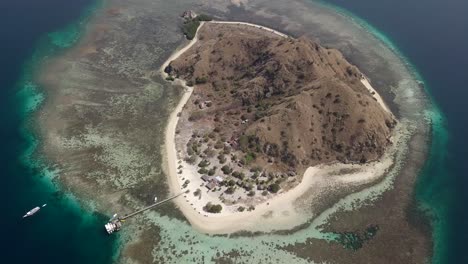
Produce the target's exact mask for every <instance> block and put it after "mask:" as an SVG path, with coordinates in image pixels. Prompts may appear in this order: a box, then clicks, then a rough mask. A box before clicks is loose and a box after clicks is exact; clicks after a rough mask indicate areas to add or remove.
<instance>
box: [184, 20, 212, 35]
mask: <svg viewBox="0 0 468 264" xmlns="http://www.w3.org/2000/svg"><path fill="white" fill-rule="evenodd" d="M211 20H212V18H211V17H210V16H208V15H204V14H200V15H198V16H197V17H195V18H194V19H188V20H186V21H185V22H184V24H183V25H182V32H183V33H184V35H185V37H186V38H187V39H188V40H192V39H193V38H194V37H195V34H197V30H198V27H199V26H200V22H201V21H211Z"/></svg>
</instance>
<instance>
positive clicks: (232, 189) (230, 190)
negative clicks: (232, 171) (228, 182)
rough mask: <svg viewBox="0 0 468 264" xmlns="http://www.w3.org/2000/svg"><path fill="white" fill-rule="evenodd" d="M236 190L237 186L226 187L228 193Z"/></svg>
mask: <svg viewBox="0 0 468 264" xmlns="http://www.w3.org/2000/svg"><path fill="white" fill-rule="evenodd" d="M235 191H236V188H234V187H232V186H231V187H229V188H227V189H226V191H225V193H227V194H233V193H234V192H235Z"/></svg>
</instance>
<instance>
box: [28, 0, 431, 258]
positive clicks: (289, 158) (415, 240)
mask: <svg viewBox="0 0 468 264" xmlns="http://www.w3.org/2000/svg"><path fill="white" fill-rule="evenodd" d="M187 9H192V10H194V11H195V12H187V13H186V16H185V18H182V19H181V18H180V15H181V14H182V13H183V12H184V10H187ZM198 14H209V15H210V17H203V16H202V17H198V16H199V15H198ZM197 17H198V19H195V18H197ZM210 19H212V20H211V21H205V20H210ZM221 21H222V22H221ZM229 21H231V22H229ZM235 21H244V22H235ZM358 22H359V20H356V19H355V18H354V17H350V16H348V15H344V14H342V13H340V11H339V10H335V9H333V8H327V7H324V6H322V5H321V4H317V3H314V1H303V0H292V1H283V0H269V1H263V0H248V1H246V0H241V1H238V0H232V1H216V0H206V1H193V2H192V3H188V2H185V1H184V2H180V1H150V0H137V1H133V2H132V3H131V4H128V3H123V2H122V1H116V0H109V1H105V3H103V5H102V7H100V8H99V9H98V10H97V11H96V12H95V13H93V15H92V17H91V18H90V20H89V22H87V23H82V24H80V25H82V26H83V28H82V31H83V32H82V34H81V36H80V37H79V39H77V40H76V43H75V44H73V45H72V46H69V47H67V48H66V49H64V50H63V51H61V52H60V53H58V54H57V56H50V57H48V58H47V59H45V60H44V62H43V63H42V64H41V66H40V67H38V68H37V69H38V72H37V73H36V74H35V75H34V77H37V81H36V82H35V83H36V85H37V86H32V85H28V87H31V89H33V88H39V87H41V88H43V89H44V101H43V103H42V104H41V107H40V109H38V110H37V112H35V115H34V117H35V118H34V121H36V122H34V124H36V125H37V126H36V127H35V128H36V131H37V134H38V136H39V138H40V140H39V142H38V149H37V154H38V155H37V156H38V157H39V158H41V159H42V160H44V162H45V163H46V164H47V166H48V169H49V170H48V171H49V172H50V173H48V174H46V175H47V176H48V178H51V180H52V181H53V182H56V183H58V184H59V185H60V187H61V190H63V192H64V193H66V194H68V193H71V194H73V195H74V197H76V198H77V199H78V200H79V201H80V202H81V204H83V206H84V207H86V208H87V209H89V211H92V212H96V213H97V214H104V215H106V217H104V219H103V220H102V225H104V224H105V223H106V222H107V220H108V217H111V216H112V215H113V214H115V213H118V214H119V215H120V216H125V215H127V214H131V213H132V212H134V211H135V210H137V209H140V208H144V207H146V206H149V205H151V204H153V203H154V197H155V196H157V197H158V198H159V200H164V199H165V198H168V197H171V196H172V194H178V193H180V191H181V189H183V190H184V191H185V190H188V191H189V193H187V194H185V197H184V196H183V195H182V196H179V197H178V198H177V199H175V200H173V201H174V203H172V202H171V203H166V204H165V205H163V206H161V207H158V208H157V209H155V210H149V211H146V212H145V213H143V214H140V215H138V216H137V217H134V218H131V219H129V220H128V221H126V222H125V224H124V226H123V228H122V230H121V231H120V234H119V237H120V238H121V243H119V249H118V252H116V258H118V261H119V262H120V263H182V262H183V263H206V262H207V261H208V262H209V261H210V260H211V261H213V262H216V263H230V262H245V263H252V262H255V263H310V262H318V263H320V262H327V263H328V262H333V263H424V262H427V261H428V259H429V258H430V257H431V254H432V252H433V251H432V249H433V248H434V247H435V246H434V245H435V244H434V243H433V240H432V237H431V228H430V226H429V224H428V222H427V220H426V219H427V218H426V217H425V215H424V214H421V212H420V211H419V209H420V208H419V207H418V206H419V203H418V201H417V199H416V198H415V193H414V190H415V188H414V187H415V186H416V182H417V178H418V175H419V174H420V173H419V172H420V170H421V168H422V167H423V166H424V164H425V163H424V162H425V160H426V157H427V153H428V147H429V146H430V137H431V124H432V123H431V122H432V120H434V117H435V118H437V115H434V116H433V115H432V112H431V111H430V109H431V103H430V100H429V98H428V97H427V95H426V93H425V91H424V89H422V87H421V85H420V82H418V81H419V79H418V76H417V74H415V72H414V71H413V70H412V69H411V68H410V67H408V65H409V64H408V61H406V60H405V59H404V57H402V56H401V55H400V54H399V53H398V52H397V51H396V50H395V49H394V48H393V47H392V45H390V44H389V43H387V42H386V41H385V40H382V39H380V38H379V37H378V35H377V34H373V33H372V32H373V31H372V28H371V27H368V26H366V24H360V23H358ZM73 29H74V28H73ZM209 30H210V31H209ZM219 33H222V34H223V35H222V36H221V37H218V35H219ZM73 36H75V35H74V34H64V35H53V36H51V37H52V39H51V40H53V41H54V43H55V44H56V45H61V46H62V45H64V43H63V42H62V40H63V39H69V38H70V37H73ZM239 36H242V37H239ZM190 38H192V39H190ZM230 38H232V40H231V39H230ZM265 39H267V40H268V41H263V43H262V40H265ZM229 40H230V41H231V43H230V44H229V45H231V44H232V47H233V49H232V50H231V48H230V47H228V46H227V45H228V42H229ZM242 41H243V42H244V43H243V42H242ZM281 42H283V44H281V45H278V44H280V43H281ZM271 43H274V45H278V46H274V45H273V44H271ZM223 45H226V46H225V47H223ZM234 45H236V46H234ZM242 45H246V48H244V49H242V50H241V49H239V48H240V47H243V46H242ZM247 45H248V46H250V47H247ZM316 47H317V49H318V50H316ZM234 48H236V49H239V50H235V49H234ZM296 48H298V50H296ZM337 50H339V51H340V52H338V51H337ZM213 51H214V53H213V54H211V52H213ZM234 51H236V53H235V54H234ZM241 51H242V52H241ZM217 52H219V54H217ZM221 52H222V53H221ZM230 52H231V53H230ZM197 53H199V59H200V60H197ZM171 54H172V55H171ZM221 54H223V57H222V59H221V60H220V61H217V60H218V59H219V57H221ZM299 54H300V56H299ZM340 54H343V55H340ZM233 55H236V56H237V57H233ZM240 56H242V57H240ZM185 59H187V61H185ZM257 59H258V60H257ZM310 60H313V61H314V63H313V64H312V65H308V61H310ZM322 60H323V61H322ZM301 61H302V63H304V64H297V65H300V66H301V67H299V69H297V67H295V66H296V63H299V62H301ZM247 62H249V63H250V64H247ZM254 62H256V63H254ZM222 63H224V64H225V65H224V67H225V68H224V70H221V69H222ZM231 63H232V66H237V67H243V68H234V67H232V68H231V66H230V64H231ZM169 65H171V67H172V69H171V67H169V68H168V67H167V66H169ZM191 66H193V70H194V71H193V73H191ZM280 66H281V67H280ZM347 66H349V67H350V68H349V72H350V73H349V74H348V73H347V71H348V70H347ZM170 69H171V70H170ZM164 70H166V71H168V72H169V73H170V75H168V74H167V73H165V72H164ZM247 70H248V71H247ZM212 71H214V72H217V75H213V74H209V73H211V72H212ZM244 71H245V72H244ZM301 71H303V74H301ZM269 73H274V75H272V76H271V77H270V76H269ZM197 77H199V78H198V81H197ZM231 77H232V78H231ZM222 78H224V79H225V80H223V79H222ZM234 78H236V79H234ZM236 81H237V83H235V82H236ZM197 82H198V83H197ZM187 84H188V85H187ZM213 84H215V85H213ZM308 84H310V85H309V86H307V85H308ZM189 85H192V86H189ZM221 85H222V86H221ZM319 86H320V87H319ZM328 86H330V88H327V87H328ZM265 88H266V89H265ZM270 88H271V90H270ZM374 88H375V89H374ZM216 89H218V91H216ZM328 89H330V95H328V96H327V94H328V92H326V91H327V90H328ZM366 89H367V91H366ZM377 91H378V92H377ZM231 92H232V93H231ZM358 94H359V96H361V98H360V99H358V98H357V96H358ZM223 95H225V97H222V96H223ZM311 95H313V96H311ZM336 95H339V97H336ZM246 98H249V99H252V100H251V101H247V100H246ZM40 99H41V98H34V100H40ZM196 100H198V104H195V101H196ZM210 101H211V102H210ZM359 101H361V103H362V104H361V103H360V102H359ZM334 102H336V103H334ZM384 102H385V103H384ZM322 103H323V105H322ZM345 103H348V105H346V104H345ZM220 104H221V105H220ZM222 104H224V105H225V106H226V107H227V106H229V107H231V108H232V109H227V108H225V109H223V108H222ZM314 104H315V107H313V105H314ZM249 108H250V112H249ZM387 110H391V113H390V111H387ZM215 111H216V112H219V115H218V119H217V120H214V119H215V118H216V116H215V114H214V112H215ZM362 111H364V112H362ZM329 112H330V113H329ZM299 114H300V115H299ZM346 114H349V117H345V115H346ZM192 115H194V117H195V118H194V119H193V120H189V118H190V117H191V116H192ZM243 115H244V116H243ZM335 115H336V116H335ZM221 117H222V119H221ZM361 119H362V121H360V122H359V120H361ZM262 120H263V121H262ZM394 120H397V122H396V123H395V122H394ZM387 121H388V122H387ZM312 122H313V124H312ZM288 123H290V125H288ZM216 128H218V129H219V131H218V129H216ZM269 128H270V129H269ZM341 128H343V130H342V131H340V129H341ZM215 129H216V130H217V131H215ZM310 129H312V130H313V131H310ZM282 131H284V133H282ZM322 131H323V132H322ZM333 131H334V132H333ZM353 133H356V136H354V137H353V136H352V135H353ZM194 134H195V137H192V136H193V135H194ZM223 134H224V135H223ZM205 135H207V136H206V137H205ZM364 135H367V137H366V136H364ZM322 136H324V137H325V138H323V139H322ZM257 138H258V139H257ZM314 138H315V139H316V140H317V142H314ZM299 139H300V141H301V142H299ZM205 140H208V142H205ZM284 142H286V143H287V144H284ZM351 142H356V143H361V145H360V146H359V145H356V144H351ZM217 143H222V145H221V144H217ZM225 143H227V144H225ZM311 143H312V145H311ZM231 144H232V145H231ZM273 144H276V145H277V147H276V146H275V145H273ZM188 145H189V147H190V148H189V147H188ZM209 145H210V146H209ZM216 145H217V147H218V148H215V146H216ZM265 145H267V147H266V148H265ZM221 146H222V148H219V147H221ZM298 146H300V147H299V148H298ZM225 147H226V150H225ZM348 147H349V149H347V148H348ZM207 148H208V151H207V153H204V152H205V150H206V149H207ZM209 148H211V149H209ZM228 150H229V153H228ZM191 151H193V152H191ZM224 151H226V153H225V154H224V153H223V152H224ZM319 151H320V152H319ZM340 151H341V152H340ZM307 152H309V153H307ZM220 154H223V155H224V158H225V162H224V163H221V162H222V160H223V156H221V160H220V159H219V158H218V157H219V156H220ZM312 154H313V156H312ZM211 155H212V156H211ZM210 156H211V157H210ZM233 157H235V159H234V160H233V159H232V158H233ZM191 159H196V161H194V162H193V163H190V161H191ZM204 160H206V161H204ZM199 165H201V166H199ZM215 166H216V167H217V168H216V169H213V168H214V167H215ZM224 166H227V167H225V171H226V174H225V173H224V171H223V170H222V168H223V167H224ZM231 170H232V171H231ZM210 174H212V175H210ZM204 176H206V177H204ZM217 176H219V178H221V179H222V182H223V183H217V181H219V179H218V180H217ZM202 177H204V178H205V179H207V181H204V180H203V179H202ZM255 177H256V178H255ZM257 181H258V182H257ZM210 183H212V184H211V185H214V186H213V187H214V188H213V189H212V190H209V189H208V188H207V185H208V184H210ZM232 184H234V185H232ZM230 185H232V186H230ZM229 187H232V188H231V189H229ZM246 188H247V189H248V188H251V189H250V190H247V189H246ZM259 188H260V189H259ZM228 189H229V191H228V192H230V191H232V190H234V192H233V193H232V194H229V193H226V191H227V190H228ZM213 190H215V191H213ZM252 191H253V192H252ZM249 194H250V195H249ZM264 194H265V195H264ZM239 197H241V199H239ZM244 231H245V232H244ZM396 231H397V232H396ZM102 232H105V230H104V229H103V230H102ZM259 233H262V234H261V235H258V234H259ZM212 234H223V235H212ZM224 234H227V235H224Z"/></svg>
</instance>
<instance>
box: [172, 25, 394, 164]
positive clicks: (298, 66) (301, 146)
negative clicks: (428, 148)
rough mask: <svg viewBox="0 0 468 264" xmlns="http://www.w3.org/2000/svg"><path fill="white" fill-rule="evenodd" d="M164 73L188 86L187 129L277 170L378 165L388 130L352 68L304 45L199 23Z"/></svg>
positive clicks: (330, 52)
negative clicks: (191, 41) (211, 135)
mask: <svg viewBox="0 0 468 264" xmlns="http://www.w3.org/2000/svg"><path fill="white" fill-rule="evenodd" d="M165 70H166V72H168V73H170V75H171V76H173V77H177V78H181V79H184V80H187V83H188V84H189V85H196V87H195V90H194V94H193V96H192V98H191V99H190V100H189V102H188V104H187V107H186V109H185V110H184V111H189V115H190V118H189V120H190V121H191V122H193V128H194V129H195V130H196V129H201V130H203V129H204V130H206V128H208V127H211V128H212V129H214V132H215V133H218V134H220V135H221V136H222V138H223V140H225V141H228V142H229V143H231V145H233V147H234V148H235V149H237V150H238V151H241V152H243V153H244V154H245V155H249V158H248V159H250V160H251V159H252V157H253V158H254V159H256V160H257V161H258V162H260V163H261V161H262V160H263V161H265V162H266V161H269V162H270V163H272V162H273V163H274V164H277V165H278V168H281V167H283V168H288V167H294V168H296V169H300V170H301V169H304V168H306V167H308V166H310V165H315V164H318V163H324V162H331V161H341V162H367V161H371V160H375V159H378V158H379V157H380V156H381V155H382V154H383V153H384V151H385V148H386V146H387V145H388V144H390V140H389V138H390V136H391V131H392V128H393V127H394V125H395V123H396V121H395V120H394V118H393V116H392V114H391V113H388V112H387V111H385V110H384V109H383V108H382V107H381V105H380V104H379V103H378V102H377V101H376V100H375V99H374V98H373V95H372V94H371V92H370V91H369V90H367V88H366V87H365V86H364V85H363V84H362V83H361V79H362V76H363V75H362V73H361V72H360V71H359V70H358V69H357V68H356V67H355V66H353V65H351V64H350V63H348V62H347V61H346V60H345V59H344V58H343V56H342V54H341V53H340V52H339V51H337V50H334V49H327V48H323V47H321V46H320V45H318V44H317V43H315V42H313V41H311V40H309V39H306V38H299V39H293V38H284V37H281V36H279V35H275V34H273V33H271V32H268V31H266V30H263V29H258V28H254V27H251V26H245V25H233V24H229V25H228V24H214V23H207V24H205V25H204V26H203V27H202V28H201V29H200V32H199V41H198V42H197V43H196V44H195V46H194V47H192V48H191V49H189V50H188V51H187V52H185V53H184V54H183V55H182V56H180V57H179V58H178V59H177V60H175V61H173V62H171V64H170V65H169V66H168V67H167V68H166V69H165ZM246 157H247V156H246Z"/></svg>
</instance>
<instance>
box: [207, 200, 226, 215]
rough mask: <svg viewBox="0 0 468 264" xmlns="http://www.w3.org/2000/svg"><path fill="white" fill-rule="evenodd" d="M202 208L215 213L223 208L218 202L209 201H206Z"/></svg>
mask: <svg viewBox="0 0 468 264" xmlns="http://www.w3.org/2000/svg"><path fill="white" fill-rule="evenodd" d="M203 210H205V211H206V212H209V213H214V214H217V213H220V212H221V210H223V207H222V206H221V205H220V204H212V203H211V202H208V203H207V204H206V205H205V207H203Z"/></svg>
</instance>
